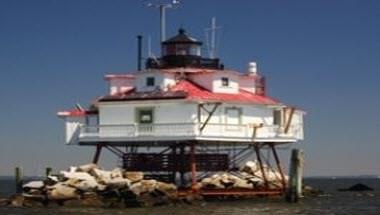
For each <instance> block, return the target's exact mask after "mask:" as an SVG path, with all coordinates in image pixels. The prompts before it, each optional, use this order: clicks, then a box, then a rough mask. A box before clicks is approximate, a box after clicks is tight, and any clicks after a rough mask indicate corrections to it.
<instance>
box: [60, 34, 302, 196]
mask: <svg viewBox="0 0 380 215" xmlns="http://www.w3.org/2000/svg"><path fill="white" fill-rule="evenodd" d="M247 65H248V66H247V69H246V71H236V70H231V69H226V67H225V66H224V65H223V64H222V63H221V61H220V59H218V58H207V57H203V55H202V42H201V41H199V40H197V39H195V38H193V37H191V36H190V35H189V34H188V32H186V31H185V29H182V28H181V29H179V30H178V34H177V35H175V36H173V37H171V38H169V39H167V40H165V41H162V42H161V56H159V57H158V58H148V59H147V60H146V62H145V68H144V69H141V70H139V71H132V72H128V73H125V74H107V75H105V77H104V79H105V81H106V82H108V85H109V90H108V92H106V93H105V95H104V96H101V97H99V98H97V99H96V101H95V102H93V103H92V104H91V105H90V106H89V107H88V108H82V107H76V108H74V109H71V110H66V111H61V112H58V116H59V117H61V118H62V119H63V120H64V121H65V136H66V138H65V141H66V144H68V145H79V146H91V147H93V148H94V151H95V152H94V157H93V160H92V162H93V163H97V162H99V161H100V160H101V152H102V150H109V151H111V152H112V153H113V154H115V156H117V157H118V158H119V160H120V163H121V165H122V167H123V168H125V169H126V170H128V171H143V172H144V173H145V175H146V176H147V177H151V178H156V179H160V180H165V181H170V182H172V183H176V184H177V185H179V186H181V187H184V188H186V187H187V188H189V189H192V190H194V189H196V184H197V182H199V181H200V180H202V178H203V177H206V176H210V175H212V174H214V173H215V172H225V171H235V170H238V169H239V168H240V167H241V164H242V163H243V162H245V161H247V160H249V159H252V158H254V159H256V160H257V161H258V165H259V167H260V168H259V169H261V171H263V169H264V166H265V167H268V166H269V167H270V168H274V169H278V171H279V172H280V173H281V174H280V176H279V177H281V180H282V182H283V183H282V185H281V186H280V187H271V186H269V185H267V187H266V189H265V190H254V189H252V190H248V191H247V190H245V191H242V190H234V189H230V190H224V191H220V190H219V191H218V190H213V191H212V190H211V191H210V190H203V191H202V190H201V189H198V190H197V191H198V192H203V194H210V195H213V194H217V193H218V192H223V193H225V194H231V195H236V194H237V193H238V194H244V193H249V194H254V193H256V194H260V193H261V194H265V193H267V194H269V193H273V192H282V191H283V190H284V188H285V186H286V185H285V184H286V181H285V180H286V179H285V177H284V174H282V173H283V172H282V169H281V165H280V159H279V156H278V154H277V150H276V149H277V148H278V147H279V146H283V145H289V144H292V143H296V142H299V141H301V140H303V138H304V132H303V117H304V114H305V113H304V112H303V111H302V110H299V109H297V108H295V107H294V106H290V105H286V104H285V103H283V102H281V101H279V100H278V99H274V98H273V97H270V96H269V95H267V93H266V88H267V87H268V86H267V85H266V83H265V77H264V75H263V74H261V71H260V70H259V69H258V66H257V63H256V62H248V63H247ZM263 151H265V152H268V153H265V154H266V157H265V156H264V153H263ZM269 155H270V156H269ZM269 158H271V159H273V160H274V161H273V162H272V165H270V164H271V162H270V161H268V160H269ZM262 175H263V178H264V180H266V176H265V173H264V171H263V172H262ZM266 184H268V183H266Z"/></svg>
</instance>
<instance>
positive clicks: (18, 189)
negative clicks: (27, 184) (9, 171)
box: [15, 167, 23, 193]
mask: <svg viewBox="0 0 380 215" xmlns="http://www.w3.org/2000/svg"><path fill="white" fill-rule="evenodd" d="M15 182H16V193H21V192H22V183H23V182H22V170H21V168H20V167H16V168H15Z"/></svg>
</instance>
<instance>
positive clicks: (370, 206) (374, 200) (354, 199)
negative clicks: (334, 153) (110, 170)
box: [0, 178, 380, 215]
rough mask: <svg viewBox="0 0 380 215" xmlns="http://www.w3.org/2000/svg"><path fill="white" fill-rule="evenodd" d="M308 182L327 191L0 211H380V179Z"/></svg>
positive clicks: (7, 186)
mask: <svg viewBox="0 0 380 215" xmlns="http://www.w3.org/2000/svg"><path fill="white" fill-rule="evenodd" d="M359 182H360V183H363V184H366V185H368V186H370V187H372V188H374V189H375V191H373V192H337V191H336V190H337V189H338V188H346V187H349V186H351V185H353V184H356V183H359ZM305 183H306V184H308V185H310V186H313V187H315V188H319V189H321V190H324V191H325V195H322V196H319V197H312V198H304V199H302V200H301V201H300V202H299V203H296V204H288V203H285V202H284V201H283V200H282V199H249V200H239V201H213V202H201V203H196V204H194V205H187V204H180V205H172V206H161V207H153V208H127V209H96V208H93V209H92V208H90V209H89V208H65V207H54V208H42V209H41V208H36V209H20V208H0V214H33V213H38V214H159V215H166V214H173V215H174V214H207V215H212V214H231V215H233V214H238V215H245V214H318V215H321V214H380V179H335V180H333V179H307V180H306V181H305ZM13 191H14V184H13V182H12V180H9V179H4V178H3V179H1V178H0V196H8V195H9V194H11V193H13Z"/></svg>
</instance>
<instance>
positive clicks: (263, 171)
mask: <svg viewBox="0 0 380 215" xmlns="http://www.w3.org/2000/svg"><path fill="white" fill-rule="evenodd" d="M254 148H255V152H256V157H257V161H258V162H259V166H260V171H261V174H262V176H263V179H264V184H265V188H266V189H269V184H268V179H267V176H266V174H265V170H264V165H263V162H262V160H261V154H260V147H259V145H258V144H255V146H254Z"/></svg>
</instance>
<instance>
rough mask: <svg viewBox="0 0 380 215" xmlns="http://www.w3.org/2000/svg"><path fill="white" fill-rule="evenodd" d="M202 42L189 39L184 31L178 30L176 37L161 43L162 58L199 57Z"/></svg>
mask: <svg viewBox="0 0 380 215" xmlns="http://www.w3.org/2000/svg"><path fill="white" fill-rule="evenodd" d="M201 46H202V42H199V41H197V40H196V39H194V38H192V37H189V36H188V35H186V34H185V30H184V29H182V28H180V29H179V31H178V35H177V36H174V37H172V38H170V39H168V40H166V41H164V42H162V56H173V55H181V56H185V55H190V56H199V57H200V56H201Z"/></svg>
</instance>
